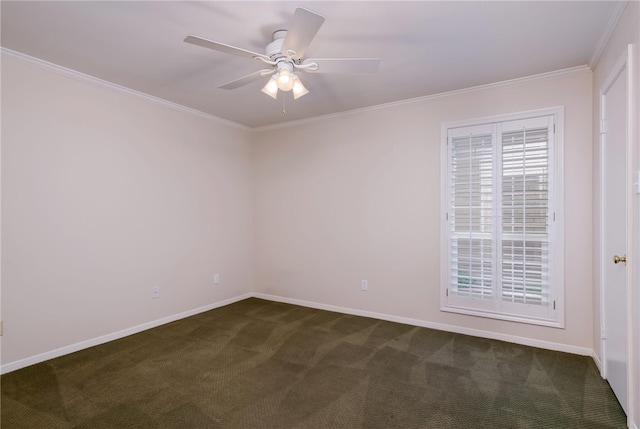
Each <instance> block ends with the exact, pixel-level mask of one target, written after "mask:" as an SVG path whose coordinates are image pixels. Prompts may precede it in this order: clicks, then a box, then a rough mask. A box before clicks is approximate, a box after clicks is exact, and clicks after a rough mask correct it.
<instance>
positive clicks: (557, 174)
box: [440, 106, 565, 328]
mask: <svg viewBox="0 0 640 429" xmlns="http://www.w3.org/2000/svg"><path fill="white" fill-rule="evenodd" d="M545 117H546V118H550V120H551V121H552V123H553V126H552V127H553V129H552V132H551V134H550V135H549V141H550V144H549V146H550V148H549V150H550V152H549V156H550V163H549V166H548V170H549V179H548V180H549V184H550V188H551V189H550V192H549V197H548V204H549V231H548V234H549V235H548V237H549V238H548V243H549V264H550V269H549V285H550V289H549V294H550V296H549V305H548V306H547V307H544V306H535V305H532V304H520V303H517V304H516V303H509V302H505V301H503V300H502V294H501V293H497V294H494V297H493V298H492V299H480V298H474V297H462V296H455V295H454V294H449V285H450V282H451V278H450V274H451V272H452V271H451V269H450V266H451V246H450V238H451V234H450V227H449V213H450V212H451V208H450V201H451V199H450V189H451V174H450V171H449V167H450V164H449V161H450V150H451V148H450V145H449V141H450V137H452V136H454V135H456V132H457V133H458V135H464V132H461V131H462V129H465V128H469V129H470V128H471V127H473V128H474V129H477V130H484V131H486V130H487V129H491V130H492V131H491V132H492V141H493V148H494V151H493V160H494V165H495V166H496V168H495V169H494V171H493V176H494V177H493V181H492V183H493V185H492V186H493V190H492V199H493V200H494V202H493V210H494V217H495V216H496V215H495V213H498V211H499V210H500V209H501V208H500V206H499V205H498V202H497V201H495V200H496V196H497V195H498V194H499V193H501V192H502V190H501V185H500V184H499V182H500V181H501V180H500V178H501V175H502V166H501V162H496V160H497V159H499V160H501V159H502V158H501V155H499V154H500V153H501V152H500V151H501V148H502V141H499V139H500V138H501V136H502V131H501V130H500V128H501V127H503V125H504V124H505V123H512V124H511V125H513V123H515V122H516V121H524V122H527V121H529V120H536V119H537V118H545ZM505 132H506V131H505ZM468 134H469V133H468V132H467V135H468ZM563 140H564V107H563V106H558V107H551V108H545V109H537V110H529V111H523V112H516V113H509V114H504V115H495V116H487V117H480V118H475V119H468V120H463V121H454V122H446V123H443V124H442V125H441V151H440V153H441V156H440V174H441V191H440V207H441V227H440V247H441V252H440V255H441V259H440V261H441V262H440V310H441V311H445V312H451V313H458V314H465V315H471V316H479V317H486V318H492V319H500V320H507V321H513V322H520V323H527V324H534V325H542V326H550V327H555V328H564V326H565V318H564V308H565V303H564V207H563V196H564V180H563V177H564V172H563V170H564V168H563V166H564V161H563ZM494 225H500V223H499V222H498V221H496V222H495V223H494ZM491 234H492V239H493V240H494V242H493V243H494V244H493V247H494V248H498V249H499V248H501V244H500V241H497V240H496V239H499V238H500V237H502V232H495V231H493V232H491ZM494 252H497V250H495V251H494ZM496 255H497V253H494V257H493V258H492V260H493V267H492V269H493V270H494V271H495V272H498V271H497V270H498V269H499V267H501V264H502V258H501V257H500V258H497V260H496V258H495V256H496ZM494 278H495V276H494ZM496 287H497V286H495V285H494V288H496ZM498 292H501V291H498ZM535 307H537V308H535Z"/></svg>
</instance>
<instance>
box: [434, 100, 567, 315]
mask: <svg viewBox="0 0 640 429" xmlns="http://www.w3.org/2000/svg"><path fill="white" fill-rule="evenodd" d="M562 121H563V109H562V108H554V109H544V110H538V111H534V112H525V113H519V114H514V115H505V116H500V117H493V118H484V119H481V120H476V121H466V122H463V123H450V124H444V125H443V127H442V137H443V144H444V145H445V150H443V156H442V163H443V165H442V174H443V180H442V183H443V190H442V207H443V215H442V217H443V231H442V243H443V244H442V252H443V255H442V261H443V262H442V275H441V278H442V305H441V307H442V310H444V311H452V312H457V313H464V314H471V315H476V316H485V317H492V318H498V319H505V320H513V321H518V322H526V323H534V324H540V325H547V326H555V327H563V325H564V312H563V308H564V306H563V295H564V293H563V260H562V255H563V252H564V248H563V239H562V204H561V202H562V180H561V178H562V159H561V158H562V157H561V153H562V152H561V147H562V141H561V136H562V132H561V130H562Z"/></svg>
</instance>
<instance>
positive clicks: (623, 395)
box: [601, 61, 629, 414]
mask: <svg viewBox="0 0 640 429" xmlns="http://www.w3.org/2000/svg"><path fill="white" fill-rule="evenodd" d="M601 102H602V105H601V107H602V108H601V112H602V128H603V129H602V137H601V142H602V152H601V154H602V168H603V171H602V199H601V201H602V204H603V207H602V215H603V219H602V221H603V224H602V236H601V237H602V258H601V260H602V261H601V263H602V267H601V270H602V271H601V272H602V280H603V281H602V290H603V296H602V298H603V303H604V305H603V311H604V315H603V322H604V326H603V328H604V329H603V331H604V340H603V358H604V376H605V377H606V379H607V380H608V381H609V384H610V385H611V388H612V389H613V391H614V393H615V394H616V397H617V398H618V401H619V402H620V405H622V408H623V409H624V411H625V413H627V414H628V409H627V405H628V390H627V382H628V356H629V353H628V335H627V330H628V320H627V302H628V294H627V264H626V262H624V258H625V256H626V253H627V245H628V243H627V237H628V227H627V62H626V61H624V62H623V63H622V65H621V67H620V68H618V70H617V72H616V73H615V74H614V76H613V77H612V78H611V79H610V80H609V81H608V82H607V84H606V86H605V87H604V91H603V92H602V99H601ZM614 259H615V261H614ZM616 261H617V262H616Z"/></svg>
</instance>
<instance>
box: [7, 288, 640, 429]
mask: <svg viewBox="0 0 640 429" xmlns="http://www.w3.org/2000/svg"><path fill="white" fill-rule="evenodd" d="M251 297H255V298H261V299H266V300H269V301H275V302H283V303H288V304H294V305H300V306H303V307H309V308H317V309H318V310H327V311H335V312H338V313H344V314H352V315H354V316H363V317H371V318H374V319H380V320H387V321H390V322H397V323H404V324H407V325H413V326H420V327H423V328H431V329H438V330H441V331H448V332H454V333H457V334H464V335H471V336H474V337H481V338H489V339H492V340H500V341H506V342H510V343H515V344H522V345H525V346H531V347H538V348H542V349H547V350H554V351H559V352H565V353H572V354H577V355H582V356H591V357H592V358H593V360H594V362H595V363H596V366H597V367H598V369H601V368H602V365H601V362H600V360H599V358H598V356H597V355H596V354H595V352H594V351H593V350H592V349H588V348H586V347H577V346H571V345H567V344H560V343H554V342H550V341H542V340H535V339H531V338H525V337H519V336H516V335H507V334H500V333H496V332H491V331H483V330H480V329H472V328H464V327H460V326H455V325H448V324H444V323H434V322H427V321H424V320H419V319H411V318H407V317H401V316H395V315H391V314H385V313H376V312H372V311H365V310H357V309H354V308H348V307H340V306H336V305H328V304H321V303H317V302H312V301H304V300H299V299H293V298H287V297H282V296H277V295H269V294H264V293H246V294H243V295H239V296H236V297H233V298H229V299H227V300H224V301H219V302H216V303H213V304H209V305H205V306H203V307H199V308H195V309H192V310H188V311H184V312H182V313H178V314H174V315H171V316H167V317H163V318H162V319H157V320H154V321H151V322H147V323H143V324H141V325H137V326H133V327H131V328H127V329H123V330H121V331H117V332H113V333H111V334H107V335H103V336H100V337H96V338H91V339H89V340H85V341H81V342H79V343H75V344H71V345H69V346H65V347H61V348H58V349H55V350H51V351H48V352H45V353H41V354H38V355H35V356H30V357H28V358H24V359H20V360H17V361H14V362H9V363H7V364H4V365H0V374H6V373H8V372H11V371H15V370H18V369H20V368H24V367H27V366H30V365H34V364H37V363H40V362H44V361H47V360H49V359H54V358H57V357H60V356H64V355H66V354H69V353H74V352H77V351H80V350H83V349H86V348H89V347H93V346H97V345H100V344H104V343H108V342H109V341H113V340H117V339H119V338H124V337H127V336H129V335H133V334H137V333H138V332H142V331H146V330H147V329H152V328H155V327H158V326H161V325H164V324H167V323H170V322H174V321H176V320H180V319H184V318H185V317H190V316H194V315H196V314H199V313H203V312H205V311H209V310H213V309H215V308H218V307H223V306H225V305H229V304H233V303H234V302H238V301H242V300H243V299H247V298H251ZM635 429H638V428H635Z"/></svg>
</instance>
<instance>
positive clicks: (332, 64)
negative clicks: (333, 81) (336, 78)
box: [302, 58, 380, 73]
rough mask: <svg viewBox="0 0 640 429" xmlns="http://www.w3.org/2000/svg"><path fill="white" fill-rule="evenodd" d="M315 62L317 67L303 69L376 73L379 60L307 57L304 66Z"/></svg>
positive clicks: (311, 71) (313, 71)
mask: <svg viewBox="0 0 640 429" xmlns="http://www.w3.org/2000/svg"><path fill="white" fill-rule="evenodd" d="M312 63H315V64H317V65H318V68H317V69H314V68H308V69H303V70H305V71H308V72H309V73H376V72H377V71H378V65H379V64H380V60H379V59H378V58H308V59H306V60H304V62H303V63H302V64H303V65H304V66H306V65H309V64H312Z"/></svg>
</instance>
